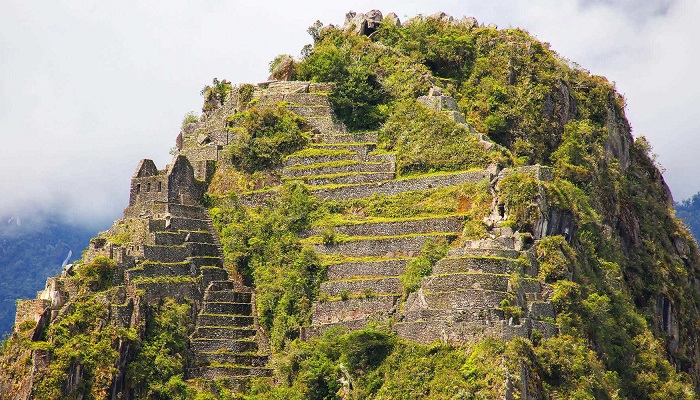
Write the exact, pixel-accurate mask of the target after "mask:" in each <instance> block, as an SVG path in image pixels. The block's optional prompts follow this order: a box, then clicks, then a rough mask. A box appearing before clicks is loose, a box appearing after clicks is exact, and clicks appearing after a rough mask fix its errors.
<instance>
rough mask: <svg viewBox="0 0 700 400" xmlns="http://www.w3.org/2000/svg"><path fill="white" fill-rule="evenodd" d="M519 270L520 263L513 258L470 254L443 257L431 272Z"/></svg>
mask: <svg viewBox="0 0 700 400" xmlns="http://www.w3.org/2000/svg"><path fill="white" fill-rule="evenodd" d="M521 271H522V264H521V263H519V262H518V261H516V260H513V259H508V258H495V257H470V256H464V257H448V258H443V259H442V260H440V261H438V262H437V264H436V265H435V268H433V274H436V275H437V274H451V273H460V272H484V273H491V274H510V273H513V272H521Z"/></svg>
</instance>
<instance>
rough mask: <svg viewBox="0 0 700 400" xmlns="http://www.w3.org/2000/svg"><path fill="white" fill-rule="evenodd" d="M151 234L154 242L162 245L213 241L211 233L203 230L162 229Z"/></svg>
mask: <svg viewBox="0 0 700 400" xmlns="http://www.w3.org/2000/svg"><path fill="white" fill-rule="evenodd" d="M153 236H154V244H156V245H163V246H179V245H182V244H184V243H185V242H194V243H214V239H213V238H212V235H211V233H209V232H205V231H177V232H171V231H162V232H155V233H154V234H153Z"/></svg>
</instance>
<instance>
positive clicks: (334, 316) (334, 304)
mask: <svg viewBox="0 0 700 400" xmlns="http://www.w3.org/2000/svg"><path fill="white" fill-rule="evenodd" d="M398 299H399V296H376V297H367V298H354V299H348V300H338V301H325V302H316V303H314V304H313V306H312V307H313V324H314V325H319V324H328V323H335V322H342V321H350V320H355V319H363V318H369V317H388V316H389V315H390V314H393V312H394V311H395V309H396V305H397V302H398Z"/></svg>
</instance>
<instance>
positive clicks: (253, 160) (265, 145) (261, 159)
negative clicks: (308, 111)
mask: <svg viewBox="0 0 700 400" xmlns="http://www.w3.org/2000/svg"><path fill="white" fill-rule="evenodd" d="M228 124H229V126H230V127H232V128H231V129H235V130H236V131H237V132H238V133H239V135H240V136H239V138H238V140H236V141H234V142H233V143H232V144H231V146H230V147H229V148H230V151H231V158H232V162H233V164H234V165H236V166H239V167H240V168H241V169H243V170H244V171H246V172H249V173H253V172H255V171H260V170H266V169H271V168H274V167H277V166H279V165H280V164H281V162H282V158H283V157H284V156H286V155H288V154H291V153H293V152H295V151H297V150H299V149H301V148H303V147H304V146H306V145H307V143H308V140H309V139H308V137H307V136H305V135H304V134H303V132H302V128H303V127H304V125H305V122H304V119H303V118H301V117H299V116H298V115H296V114H294V113H292V112H291V111H288V110H287V109H286V108H285V107H284V106H283V105H278V106H277V107H265V108H258V107H253V108H250V109H248V110H246V111H244V112H242V113H238V114H235V115H233V116H231V117H228Z"/></svg>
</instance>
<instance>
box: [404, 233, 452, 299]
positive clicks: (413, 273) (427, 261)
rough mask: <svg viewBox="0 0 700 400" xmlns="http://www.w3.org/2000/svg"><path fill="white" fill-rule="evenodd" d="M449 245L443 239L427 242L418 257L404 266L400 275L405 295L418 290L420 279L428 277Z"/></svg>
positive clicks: (445, 253)
mask: <svg viewBox="0 0 700 400" xmlns="http://www.w3.org/2000/svg"><path fill="white" fill-rule="evenodd" d="M449 248H450V244H449V243H447V241H446V240H445V239H442V238H440V239H436V240H432V239H431V240H429V241H427V242H426V243H425V244H424V245H423V248H422V249H421V251H420V255H419V256H418V257H416V258H414V259H412V260H411V261H409V262H408V265H406V269H405V270H404V272H403V274H401V277H400V279H401V285H402V286H403V288H404V291H406V293H412V292H415V291H416V290H418V289H419V288H420V283H421V279H423V277H424V276H427V275H430V273H431V272H432V271H433V267H434V266H435V264H436V263H437V262H438V261H439V260H440V259H441V258H443V257H445V256H446V255H447V250H449Z"/></svg>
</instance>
